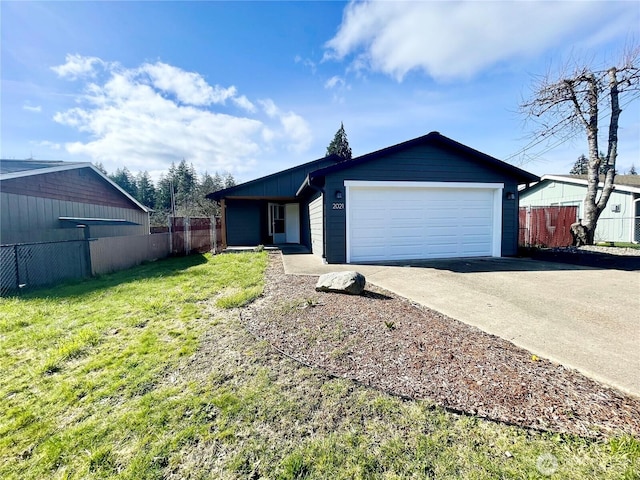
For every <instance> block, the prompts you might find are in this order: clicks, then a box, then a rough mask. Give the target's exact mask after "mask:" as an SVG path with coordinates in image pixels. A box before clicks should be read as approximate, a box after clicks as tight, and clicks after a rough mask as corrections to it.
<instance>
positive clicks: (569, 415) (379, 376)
mask: <svg viewBox="0 0 640 480" xmlns="http://www.w3.org/2000/svg"><path fill="white" fill-rule="evenodd" d="M316 280H317V279H316V277H308V276H295V275H286V274H285V273H284V269H283V266H282V260H281V256H280V254H279V253H272V254H271V255H270V265H269V267H268V269H267V272H266V286H265V293H264V296H263V297H262V298H261V299H260V300H258V301H257V302H255V303H254V304H252V305H251V306H249V307H248V308H247V309H245V311H244V312H243V322H244V324H245V326H246V328H247V329H248V330H249V331H250V332H252V333H253V334H254V335H256V336H258V337H261V338H264V339H266V340H267V341H269V342H270V343H271V344H272V345H273V346H274V347H276V348H277V349H279V350H281V351H282V352H284V353H286V354H287V355H289V356H291V357H293V358H295V359H297V360H299V361H300V362H303V363H305V364H308V365H312V366H315V367H318V368H321V369H323V370H325V371H327V372H329V373H330V374H333V375H336V376H340V377H346V378H350V379H353V380H356V381H358V382H361V383H363V384H366V385H370V386H372V387H374V388H378V389H382V390H386V391H390V392H393V393H395V394H397V395H401V396H405V397H410V398H415V399H426V400H429V401H433V402H435V403H437V404H440V405H442V406H444V407H445V408H447V409H450V410H452V411H457V412H464V413H469V414H473V415H477V416H479V417H483V418H487V419H491V420H496V421H500V422H505V423H509V424H517V425H522V426H524V427H529V428H534V429H541V430H550V431H557V432H564V433H572V434H578V435H582V436H585V437H603V436H604V437H606V436H610V435H614V434H620V433H629V434H632V435H634V436H638V437H640V399H636V398H634V397H630V396H627V395H625V394H623V393H621V392H619V391H617V390H615V389H612V388H609V387H606V386H603V385H601V384H599V383H597V382H595V381H593V380H591V379H588V378H586V377H584V376H583V375H581V374H580V373H578V372H576V371H573V370H569V369H566V368H564V367H563V366H561V365H556V364H553V363H551V362H549V361H547V360H544V359H539V358H537V357H535V356H532V355H531V353H530V352H527V351H525V350H523V349H520V348H518V347H516V346H514V345H513V344H511V343H510V342H508V341H506V340H503V339H501V338H499V337H495V336H492V335H489V334H486V333H484V332H482V331H481V330H479V329H477V328H475V327H472V326H470V325H467V324H464V323H462V322H459V321H457V320H454V319H452V318H449V317H446V316H444V315H442V314H440V313H438V312H435V311H432V310H429V309H427V308H424V307H421V306H418V305H415V304H413V303H411V302H409V301H408V300H406V299H404V298H401V297H398V296H396V295H394V294H392V293H389V292H386V291H384V290H381V289H379V288H377V287H375V286H372V285H367V290H366V291H365V293H364V294H363V295H362V296H350V295H342V294H336V293H320V292H316V291H315V283H316Z"/></svg>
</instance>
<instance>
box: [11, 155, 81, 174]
mask: <svg viewBox="0 0 640 480" xmlns="http://www.w3.org/2000/svg"><path fill="white" fill-rule="evenodd" d="M86 164H87V163H86V162H63V161H60V160H33V159H28V160H9V159H1V160H0V174H3V175H4V174H8V173H17V172H27V171H37V170H40V169H43V168H54V167H70V166H74V165H77V166H80V165H86Z"/></svg>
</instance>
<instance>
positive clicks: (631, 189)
mask: <svg viewBox="0 0 640 480" xmlns="http://www.w3.org/2000/svg"><path fill="white" fill-rule="evenodd" d="M544 180H552V181H554V182H564V183H572V184H574V185H584V186H588V185H589V181H588V180H585V179H582V178H569V177H563V176H562V175H543V176H542V177H541V178H540V182H538V183H536V184H535V185H539V184H540V183H542V182H543V181H544ZM603 187H604V182H600V183H598V188H603ZM613 187H614V189H615V190H616V191H618V192H631V193H640V187H632V186H629V185H620V184H619V183H616V180H615V178H614V179H613Z"/></svg>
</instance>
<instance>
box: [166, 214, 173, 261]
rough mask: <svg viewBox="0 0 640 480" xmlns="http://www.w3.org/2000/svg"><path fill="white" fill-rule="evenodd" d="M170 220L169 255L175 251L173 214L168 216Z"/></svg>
mask: <svg viewBox="0 0 640 480" xmlns="http://www.w3.org/2000/svg"><path fill="white" fill-rule="evenodd" d="M167 219H168V222H169V255H171V254H172V253H173V225H172V223H173V222H172V221H171V215H168V216H167Z"/></svg>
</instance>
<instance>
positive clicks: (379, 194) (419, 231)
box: [208, 132, 539, 263]
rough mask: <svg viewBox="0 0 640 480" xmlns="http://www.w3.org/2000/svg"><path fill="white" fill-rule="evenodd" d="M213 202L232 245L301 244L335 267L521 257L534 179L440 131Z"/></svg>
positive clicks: (224, 193)
mask: <svg viewBox="0 0 640 480" xmlns="http://www.w3.org/2000/svg"><path fill="white" fill-rule="evenodd" d="M339 160H340V159H339V158H336V157H327V158H323V159H319V160H315V161H313V162H310V163H306V164H304V165H300V166H298V167H295V168H291V169H288V170H284V171H282V172H279V173H275V174H273V175H269V176H267V177H263V178H259V179H257V180H253V181H251V182H247V183H243V184H240V185H237V186H235V187H231V188H227V189H224V190H221V191H218V192H214V193H211V194H209V195H208V197H209V198H211V199H213V200H216V201H219V202H220V204H221V206H222V207H223V208H222V212H223V213H222V222H223V235H225V237H226V243H227V245H257V244H281V243H294V244H295V243H299V244H303V245H306V246H307V247H309V248H311V250H312V252H313V253H314V254H316V255H320V256H322V257H324V258H325V260H326V261H327V262H328V263H345V262H346V263H359V262H384V261H394V260H409V259H410V260H414V259H429V258H451V257H476V256H495V257H498V256H502V255H514V254H516V252H517V247H518V246H517V241H518V185H520V184H525V183H530V182H535V181H537V180H539V178H538V177H537V176H535V175H533V174H531V173H528V172H525V171H524V170H521V169H519V168H516V167H514V166H512V165H509V164H507V163H505V162H502V161H500V160H498V159H496V158H493V157H490V156H489V155H485V154H483V153H480V152H478V151H477V150H474V149H472V148H470V147H467V146H465V145H462V144H460V143H458V142H455V141H453V140H451V139H449V138H447V137H445V136H443V135H440V134H439V133H438V132H431V133H429V134H427V135H425V136H422V137H419V138H416V139H413V140H409V141H407V142H404V143H400V144H398V145H394V146H392V147H388V148H385V149H382V150H379V151H377V152H373V153H370V154H367V155H363V156H361V157H357V158H354V159H352V160H348V161H342V162H341V161H339Z"/></svg>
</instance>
